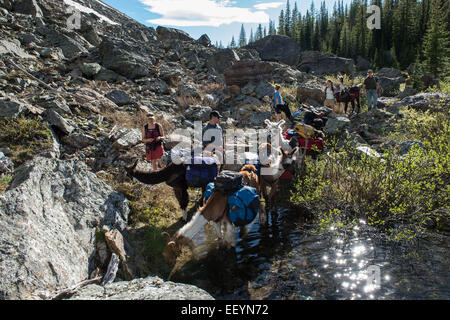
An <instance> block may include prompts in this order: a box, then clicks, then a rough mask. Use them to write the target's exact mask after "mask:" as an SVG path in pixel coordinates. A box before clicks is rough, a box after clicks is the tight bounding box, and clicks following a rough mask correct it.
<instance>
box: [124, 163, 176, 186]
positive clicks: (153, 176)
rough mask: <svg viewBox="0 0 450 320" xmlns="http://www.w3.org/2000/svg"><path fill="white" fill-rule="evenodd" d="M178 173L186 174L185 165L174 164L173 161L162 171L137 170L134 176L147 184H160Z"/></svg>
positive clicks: (133, 173)
mask: <svg viewBox="0 0 450 320" xmlns="http://www.w3.org/2000/svg"><path fill="white" fill-rule="evenodd" d="M177 174H180V175H181V174H184V167H183V166H182V165H174V164H172V163H171V164H169V165H168V166H167V167H165V168H164V169H162V170H160V171H154V172H144V171H140V170H135V171H134V172H132V175H133V177H134V178H136V179H137V180H138V181H140V182H142V183H145V184H158V183H162V182H166V181H167V180H169V179H170V178H171V177H172V176H173V175H177Z"/></svg>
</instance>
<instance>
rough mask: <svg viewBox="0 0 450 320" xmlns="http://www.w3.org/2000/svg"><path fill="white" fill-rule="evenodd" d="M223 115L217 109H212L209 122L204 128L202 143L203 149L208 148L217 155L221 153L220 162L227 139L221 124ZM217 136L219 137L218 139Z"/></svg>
mask: <svg viewBox="0 0 450 320" xmlns="http://www.w3.org/2000/svg"><path fill="white" fill-rule="evenodd" d="M220 118H222V115H221V114H220V113H219V112H217V111H212V112H211V113H210V114H209V122H208V124H207V125H206V126H205V127H203V130H202V144H203V150H205V149H206V150H207V151H209V152H212V153H214V152H215V153H216V155H220V156H221V157H220V158H219V160H220V162H221V163H223V162H222V160H223V152H224V149H225V141H224V138H223V130H222V128H221V127H220V125H219V122H220ZM216 138H217V139H216Z"/></svg>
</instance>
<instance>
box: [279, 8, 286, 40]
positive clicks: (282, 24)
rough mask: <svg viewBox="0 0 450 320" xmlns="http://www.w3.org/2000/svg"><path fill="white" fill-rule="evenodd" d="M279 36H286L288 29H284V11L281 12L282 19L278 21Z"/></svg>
mask: <svg viewBox="0 0 450 320" xmlns="http://www.w3.org/2000/svg"><path fill="white" fill-rule="evenodd" d="M278 20H279V21H278V34H280V35H283V36H284V35H286V33H285V32H286V29H285V28H284V11H283V10H281V12H280V18H279V19H278Z"/></svg>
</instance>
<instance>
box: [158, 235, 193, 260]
mask: <svg viewBox="0 0 450 320" xmlns="http://www.w3.org/2000/svg"><path fill="white" fill-rule="evenodd" d="M162 235H163V236H164V237H165V238H166V242H167V244H166V247H165V248H164V250H163V257H164V259H165V260H166V261H167V263H170V264H175V262H176V260H177V258H178V256H179V255H180V254H181V250H182V249H183V245H184V244H186V243H187V242H189V241H190V240H189V239H188V238H186V237H184V236H182V235H178V234H177V235H175V236H174V237H171V236H170V235H169V234H168V233H167V232H163V233H162Z"/></svg>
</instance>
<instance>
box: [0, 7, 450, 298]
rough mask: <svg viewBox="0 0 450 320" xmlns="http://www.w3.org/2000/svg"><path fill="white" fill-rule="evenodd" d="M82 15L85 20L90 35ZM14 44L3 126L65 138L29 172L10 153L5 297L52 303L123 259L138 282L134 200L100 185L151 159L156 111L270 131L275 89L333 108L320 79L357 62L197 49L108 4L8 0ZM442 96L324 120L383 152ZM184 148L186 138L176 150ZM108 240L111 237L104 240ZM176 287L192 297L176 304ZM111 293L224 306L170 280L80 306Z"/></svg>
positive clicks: (2, 227) (137, 284)
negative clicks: (148, 146)
mask: <svg viewBox="0 0 450 320" xmlns="http://www.w3.org/2000/svg"><path fill="white" fill-rule="evenodd" d="M70 6H75V7H76V8H77V9H78V10H80V11H81V19H80V20H79V21H78V22H79V25H77V20H76V18H74V16H73V14H74V13H73V10H70ZM73 19H75V20H73ZM74 24H75V27H76V28H75V29H73V27H74ZM0 39H1V40H0V119H13V120H17V121H18V119H31V120H33V121H37V122H39V123H42V124H44V125H45V126H46V127H47V128H48V129H49V130H50V131H51V133H52V134H51V135H50V136H51V138H50V139H51V145H52V147H51V148H50V149H49V150H33V152H34V153H33V154H38V156H37V157H35V158H34V159H32V160H31V161H29V162H26V163H25V164H24V165H22V166H20V167H18V168H17V166H16V171H14V163H13V162H14V161H15V160H16V159H13V154H14V152H12V150H11V148H13V146H11V147H10V148H5V146H2V145H0V175H2V176H6V175H9V176H12V181H11V182H10V183H9V186H8V190H7V191H6V192H4V193H3V194H1V195H0V298H3V299H39V298H48V297H49V296H51V295H52V294H53V293H54V292H56V291H59V290H62V289H65V288H68V287H71V286H74V285H76V284H77V283H79V282H81V281H83V280H86V279H88V278H92V277H93V276H95V275H96V274H98V273H99V272H100V274H103V273H104V272H105V269H106V266H107V264H108V262H109V258H110V256H111V253H112V252H114V253H116V254H118V255H119V256H120V257H121V258H122V259H121V270H120V277H121V279H123V280H131V279H133V278H134V277H135V270H134V268H135V267H136V266H135V265H134V261H133V259H134V255H133V248H131V247H130V245H129V244H128V243H127V241H126V238H127V232H126V230H125V226H126V225H127V223H128V213H129V207H128V203H127V200H126V199H125V197H124V196H123V195H122V194H120V193H118V192H115V191H113V190H112V189H111V187H109V186H108V185H106V184H105V183H104V182H102V181H100V180H99V179H98V178H97V176H98V175H101V174H102V173H105V172H106V173H114V174H115V176H117V177H119V176H120V172H121V170H120V168H123V166H124V165H126V164H129V163H130V161H131V160H132V159H133V158H136V157H141V158H142V156H143V152H144V146H143V144H142V143H141V142H140V130H139V128H140V126H141V125H142V124H143V121H144V120H145V118H144V115H145V112H147V111H153V112H156V113H157V115H158V116H159V117H160V118H161V121H162V122H163V124H164V125H165V127H166V131H170V130H171V129H173V128H190V127H192V125H193V122H194V121H196V120H201V121H205V120H207V118H208V115H209V112H210V111H211V110H212V109H213V108H214V109H218V110H219V111H220V112H221V113H222V114H223V115H224V116H225V117H226V118H227V119H226V121H225V123H224V127H233V126H237V127H253V128H260V127H263V126H264V120H265V119H267V118H270V117H271V114H270V108H269V105H270V103H271V96H272V94H273V87H272V82H277V83H280V84H282V85H283V86H284V87H288V88H292V90H293V92H294V91H295V90H297V88H298V90H297V97H295V96H294V95H291V96H287V98H288V99H290V100H291V101H294V100H296V98H297V100H298V101H301V102H304V103H306V104H308V105H313V106H316V107H320V106H321V104H322V102H323V99H324V97H323V93H322V90H323V85H324V83H325V79H324V78H322V77H318V76H317V74H320V73H322V72H323V71H324V70H323V68H322V64H323V63H324V61H325V62H327V63H328V64H329V65H331V66H333V68H334V69H333V70H331V69H328V70H327V71H328V72H332V73H336V72H348V73H352V72H353V66H354V63H353V61H352V60H349V59H343V58H339V57H332V56H328V55H325V54H319V53H314V52H307V53H301V54H300V55H298V53H299V50H300V49H299V48H298V47H296V46H295V45H293V44H292V41H290V39H286V37H281V38H280V37H275V39H274V38H273V37H268V38H267V39H263V40H264V41H263V40H261V41H260V42H257V43H255V44H254V45H252V46H249V47H247V48H244V49H233V50H232V49H217V48H215V47H213V46H211V45H210V41H209V38H208V37H207V36H206V35H204V36H202V37H201V38H200V39H198V40H195V39H192V38H191V37H190V36H189V35H188V34H186V33H185V32H183V31H180V30H176V29H170V28H164V27H158V28H157V29H156V30H155V29H153V28H148V27H146V26H143V25H141V24H139V23H138V22H136V21H134V20H133V19H131V18H129V17H127V16H126V15H124V14H122V13H120V12H118V11H117V10H115V9H113V8H111V7H109V6H107V5H105V4H103V3H102V2H101V1H95V0H77V1H69V0H63V1H59V0H58V1H57V0H17V1H14V0H0ZM289 41H290V44H289V48H291V50H289V51H286V52H285V53H286V54H285V55H284V56H277V55H274V54H273V52H274V51H273V48H272V47H271V46H273V45H274V43H275V45H276V46H280V45H283V43H284V42H289ZM280 43H281V44H280ZM286 63H288V64H286ZM358 65H361V64H360V63H359V62H358ZM306 71H307V72H306ZM380 76H382V77H383V78H385V79H387V80H383V81H385V83H387V84H392V86H391V87H389V88H391V89H389V90H385V91H386V92H389V93H391V94H390V95H394V94H396V91H397V86H398V84H400V83H403V82H404V81H405V79H404V74H402V73H400V74H398V73H396V72H393V71H392V70H384V71H383V72H382V73H380ZM385 88H387V85H386V86H385ZM432 95H433V94H422V95H420V94H419V95H414V92H406V93H404V94H403V96H398V97H392V98H388V99H384V100H383V99H381V101H380V105H383V104H384V105H385V106H386V107H387V108H386V110H383V111H379V110H378V111H374V112H372V113H366V114H363V115H360V116H359V117H357V118H354V119H352V120H349V119H348V118H346V117H338V116H337V115H336V114H334V113H332V112H331V110H330V109H327V108H323V107H320V110H322V111H324V112H326V113H327V114H328V115H329V116H330V117H331V118H332V119H331V121H330V122H329V124H328V126H327V128H326V129H325V130H326V131H327V133H328V134H339V135H341V136H342V137H344V139H347V140H350V141H353V142H354V143H355V144H356V145H357V146H366V147H367V148H369V147H370V148H373V149H375V150H379V149H380V148H382V146H381V145H380V144H379V140H378V137H377V135H376V133H374V132H375V131H376V130H374V128H375V129H377V130H378V129H380V130H382V129H383V128H384V129H386V128H389V123H390V121H395V118H396V117H399V116H401V115H399V112H398V107H399V106H401V105H405V104H413V105H414V106H417V108H428V107H429V106H430V104H432V103H433V102H432V101H433V99H434V98H436V97H435V96H436V94H434V95H435V96H432ZM437 96H438V98H439V99H443V100H445V101H447V103H448V101H449V100H450V99H449V96H448V95H443V94H437ZM2 130H7V128H3V129H2ZM25 143H26V142H24V144H25ZM174 143H176V138H174V139H172V140H169V141H168V146H170V145H173V144H174ZM362 150H364V151H362V152H368V153H369V154H373V153H372V152H371V151H370V150H369V151H368V149H362ZM94 173H96V174H97V175H96V174H94ZM99 230H100V231H102V234H105V238H106V239H103V240H102V239H99V237H98V234H99V233H98V232H99ZM101 240H102V241H101ZM155 281H156V282H155ZM173 286H175V287H176V288H182V289H180V290H181V291H179V293H177V295H167V292H168V291H170V289H171V288H173ZM106 296H109V297H112V298H125V299H135V298H139V299H159V298H173V299H175V298H187V299H189V298H198V299H203V298H205V299H208V298H210V296H209V295H208V294H206V293H205V292H203V291H202V290H200V289H196V288H192V287H184V286H182V285H180V286H178V285H174V284H172V283H164V282H160V280H159V279H156V278H147V279H138V280H134V281H132V282H129V283H127V282H120V283H114V284H112V285H109V286H107V287H106V288H103V287H101V286H98V285H91V286H88V287H86V288H84V289H81V291H79V293H77V294H75V296H74V298H81V299H91V298H92V299H94V298H105V297H106Z"/></svg>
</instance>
